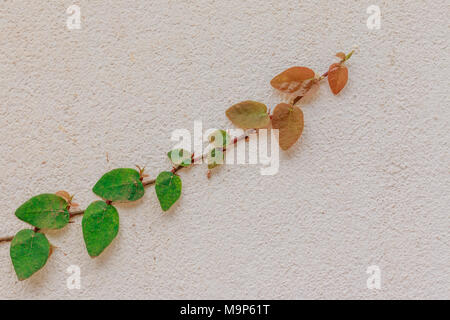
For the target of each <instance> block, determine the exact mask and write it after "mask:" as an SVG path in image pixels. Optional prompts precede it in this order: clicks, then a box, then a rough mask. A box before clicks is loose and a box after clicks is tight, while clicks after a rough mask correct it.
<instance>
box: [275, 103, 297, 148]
mask: <svg viewBox="0 0 450 320" xmlns="http://www.w3.org/2000/svg"><path fill="white" fill-rule="evenodd" d="M272 127H273V128H274V129H278V130H279V137H278V142H279V144H280V147H281V149H283V150H287V149H289V148H290V147H291V146H292V145H293V144H294V143H295V142H297V140H298V139H299V138H300V137H301V135H302V132H303V112H302V110H301V109H300V108H299V107H296V106H293V105H291V104H287V103H280V104H279V105H277V106H276V107H275V110H274V111H273V116H272Z"/></svg>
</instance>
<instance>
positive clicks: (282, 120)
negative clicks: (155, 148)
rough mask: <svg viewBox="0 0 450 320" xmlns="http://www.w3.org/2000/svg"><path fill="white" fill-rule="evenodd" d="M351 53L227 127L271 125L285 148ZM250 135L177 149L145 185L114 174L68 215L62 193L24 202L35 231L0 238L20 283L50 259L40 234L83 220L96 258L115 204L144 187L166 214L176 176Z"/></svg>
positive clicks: (278, 80) (238, 114)
mask: <svg viewBox="0 0 450 320" xmlns="http://www.w3.org/2000/svg"><path fill="white" fill-rule="evenodd" d="M352 54H353V51H352V52H351V53H349V54H348V55H345V54H344V53H342V52H339V53H337V54H336V56H337V57H338V58H339V59H340V62H338V63H333V64H332V65H331V66H330V67H329V70H328V72H326V73H325V74H323V75H322V76H318V75H316V74H315V72H314V71H313V70H311V69H309V68H305V67H292V68H289V69H287V70H285V71H284V72H282V73H280V74H279V75H277V76H276V77H275V78H273V79H272V81H271V85H272V87H274V88H275V89H277V90H279V91H281V92H282V93H285V94H288V95H289V97H291V102H290V103H280V104H279V105H277V106H276V107H275V108H274V110H273V113H272V114H269V113H268V111H267V107H266V105H264V104H263V103H260V102H255V101H244V102H241V103H238V104H235V105H234V106H232V107H230V108H229V109H228V110H227V111H226V115H227V117H228V118H229V119H230V120H231V122H232V123H233V124H234V125H236V126H237V127H239V128H242V129H261V128H267V127H269V126H270V125H272V128H274V129H278V130H279V131H278V132H279V138H278V141H279V145H280V147H281V149H283V150H287V149H289V148H290V147H291V146H292V145H293V144H294V143H295V142H296V141H297V140H298V139H299V138H300V136H301V135H302V131H303V112H302V110H301V109H300V108H299V107H298V106H296V104H297V103H298V102H299V101H300V100H302V99H303V100H305V101H306V100H307V98H309V97H311V96H312V95H313V94H314V92H316V91H317V89H318V87H319V84H320V82H321V80H323V79H325V78H326V77H328V83H329V86H330V88H331V91H332V92H333V94H335V95H337V94H338V93H339V92H340V91H341V90H342V89H343V88H344V87H345V85H346V83H347V80H348V70H347V67H346V66H345V61H347V60H348V59H349V58H350V57H351V55H352ZM246 138H248V135H244V136H241V137H239V138H234V139H231V137H230V136H229V135H228V133H227V132H226V131H224V130H218V131H216V132H215V133H213V134H212V135H211V136H210V137H209V141H210V143H211V144H212V145H213V148H212V149H211V150H210V151H209V152H208V154H207V155H201V156H199V157H197V158H194V155H193V154H191V153H190V152H188V151H186V150H182V149H175V150H172V151H170V152H169V153H168V157H169V159H170V160H171V161H172V163H173V165H174V167H173V169H172V171H163V172H161V173H160V174H159V175H158V176H157V177H156V179H153V180H146V181H144V180H145V178H146V177H147V175H146V174H144V169H142V168H140V167H138V170H135V169H115V170H112V171H110V172H108V173H106V174H105V175H103V176H102V177H101V178H100V180H99V181H98V182H97V183H96V184H95V186H94V187H93V189H92V191H93V192H94V193H95V194H96V195H97V196H99V197H100V198H102V199H103V200H100V201H95V202H93V203H91V204H90V205H89V206H88V207H87V209H86V210H78V211H71V208H74V207H76V206H77V205H76V204H75V203H73V202H72V198H73V196H71V195H70V194H69V193H67V192H66V191H59V192H57V193H56V194H41V195H38V196H35V197H33V198H31V199H30V200H28V201H27V202H25V203H24V204H23V205H21V206H20V207H19V208H18V209H17V210H16V216H17V218H19V219H20V220H23V221H25V222H27V223H29V224H30V225H32V226H33V227H34V229H24V230H21V231H19V232H18V233H17V234H16V235H15V236H14V237H4V238H0V242H8V241H11V248H10V255H11V260H12V263H13V266H14V270H15V271H16V274H17V277H18V278H19V280H24V279H27V278H29V277H30V276H32V275H33V274H34V273H36V272H37V271H38V270H40V269H41V268H42V267H43V266H44V265H45V263H46V262H47V259H48V258H49V256H50V254H51V245H50V243H49V241H48V239H47V237H46V236H45V234H44V233H43V232H42V230H43V229H61V228H64V227H65V226H66V225H67V224H68V223H69V221H70V220H71V219H72V218H74V217H75V216H78V215H83V220H82V229H83V237H84V242H85V244H86V249H87V252H88V254H89V255H90V256H91V257H97V256H99V255H100V254H101V253H102V252H103V250H105V249H106V248H107V247H108V246H109V245H110V244H111V242H112V241H113V240H114V238H115V237H116V236H117V234H118V232H119V213H118V211H117V209H116V207H115V206H114V205H113V204H115V203H119V202H132V201H136V200H138V199H140V198H142V197H143V196H144V192H145V187H147V186H150V185H153V184H154V185H155V191H156V195H157V197H158V200H159V203H160V205H161V209H162V210H163V211H167V210H169V209H170V208H171V207H172V206H173V204H174V203H175V202H177V200H178V199H179V198H180V196H181V188H182V183H181V178H180V177H179V176H178V175H177V172H178V171H179V170H181V169H183V168H185V167H190V166H192V165H193V164H194V163H195V162H196V161H198V160H199V159H203V157H206V158H207V163H208V169H212V168H214V167H216V166H218V165H220V164H221V163H223V161H217V160H218V159H219V160H220V159H222V160H223V157H224V153H225V151H226V149H227V147H229V146H231V145H234V144H236V143H237V142H238V141H239V140H242V139H246Z"/></svg>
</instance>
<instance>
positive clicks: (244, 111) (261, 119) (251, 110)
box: [226, 101, 270, 129]
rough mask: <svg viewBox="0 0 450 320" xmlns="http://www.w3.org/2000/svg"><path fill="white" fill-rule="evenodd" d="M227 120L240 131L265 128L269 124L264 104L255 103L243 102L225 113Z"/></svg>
mask: <svg viewBox="0 0 450 320" xmlns="http://www.w3.org/2000/svg"><path fill="white" fill-rule="evenodd" d="M226 115H227V117H228V119H230V120H231V122H233V124H234V125H236V126H238V127H239V128H242V129H260V128H266V127H267V126H268V125H269V123H270V117H269V115H268V114H267V107H266V105H265V104H263V103H260V102H255V101H243V102H241V103H238V104H235V105H234V106H232V107H230V108H229V109H228V110H227V111H226Z"/></svg>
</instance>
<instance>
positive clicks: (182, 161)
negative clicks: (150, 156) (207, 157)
mask: <svg viewBox="0 0 450 320" xmlns="http://www.w3.org/2000/svg"><path fill="white" fill-rule="evenodd" d="M167 156H168V157H169V159H170V161H172V163H173V164H174V165H176V166H182V167H189V166H190V165H191V163H192V154H191V153H190V152H189V151H186V150H184V149H173V150H172V151H169V153H168V154H167Z"/></svg>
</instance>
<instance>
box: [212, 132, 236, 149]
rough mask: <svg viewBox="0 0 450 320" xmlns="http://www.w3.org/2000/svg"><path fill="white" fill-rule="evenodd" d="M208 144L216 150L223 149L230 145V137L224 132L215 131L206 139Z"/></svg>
mask: <svg viewBox="0 0 450 320" xmlns="http://www.w3.org/2000/svg"><path fill="white" fill-rule="evenodd" d="M208 140H209V142H210V143H212V144H213V145H214V146H215V147H217V148H223V147H226V146H227V145H229V144H230V142H231V137H230V135H229V134H228V133H227V132H226V131H225V130H216V131H214V132H213V133H211V134H210V135H209V137H208Z"/></svg>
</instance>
